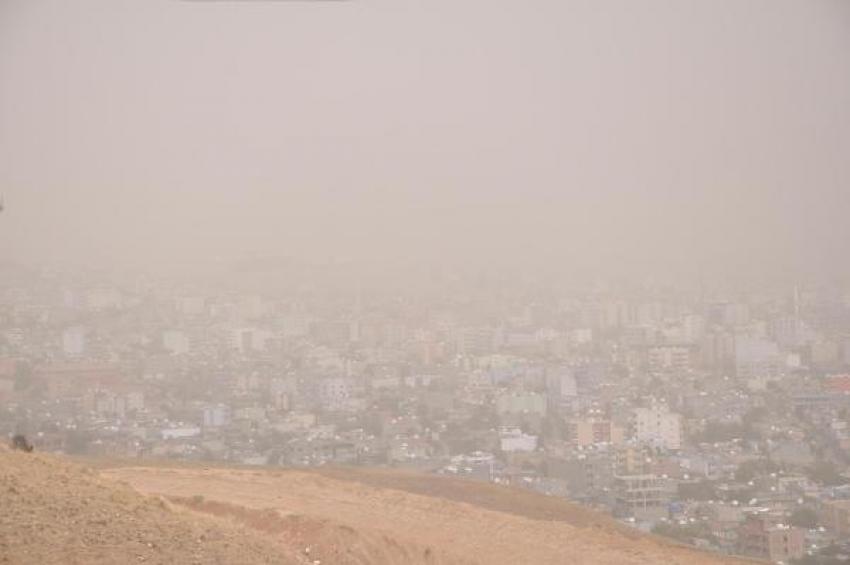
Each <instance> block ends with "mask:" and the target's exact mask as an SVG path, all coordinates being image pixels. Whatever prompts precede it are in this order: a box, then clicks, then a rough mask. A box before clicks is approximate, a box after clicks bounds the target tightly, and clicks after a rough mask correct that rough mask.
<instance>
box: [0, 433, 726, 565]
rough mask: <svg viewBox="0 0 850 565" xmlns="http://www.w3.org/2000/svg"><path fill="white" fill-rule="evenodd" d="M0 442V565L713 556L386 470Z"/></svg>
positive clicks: (515, 497) (525, 501) (546, 501)
mask: <svg viewBox="0 0 850 565" xmlns="http://www.w3.org/2000/svg"><path fill="white" fill-rule="evenodd" d="M97 466H98V467H100V468H99V469H93V468H91V467H89V466H84V465H81V464H78V463H76V462H71V461H70V460H68V459H67V458H63V457H60V456H54V455H49V454H27V453H21V452H12V451H9V450H8V449H6V448H0V508H2V512H0V563H8V564H24V563H40V564H45V565H49V564H58V563H80V564H82V563H85V564H89V563H101V564H112V563H161V564H166V563H197V564H204V565H205V564H213V563H215V564H230V563H238V564H240V565H241V564H246V565H254V564H261V563H262V564H267V563H268V564H271V563H276V564H283V565H289V564H305V563H309V564H313V565H317V564H340V565H367V564H368V565H389V564H401V563H404V564H412V565H416V564H423V565H424V564H470V565H471V564H487V565H499V564H506V565H507V564H511V565H514V564H518V563H539V564H545V563H580V564H588V565H609V564H610V565H614V564H616V565H643V564H650V563H659V562H665V563H668V564H669V565H676V564H681V565H685V564H687V565H714V564H721V563H734V562H737V563H740V562H741V561H738V560H735V559H729V558H723V557H720V556H713V555H708V554H705V553H700V552H698V551H696V550H693V549H690V548H685V547H682V546H679V545H676V544H673V543H671V542H668V541H665V540H662V539H659V538H655V537H652V536H644V535H641V534H639V533H637V532H635V531H633V530H630V529H628V528H625V527H623V526H620V525H619V524H617V523H616V522H614V521H613V520H611V519H610V518H608V517H606V516H603V515H601V514H597V513H595V512H592V511H590V510H587V509H584V508H581V507H579V506H576V505H573V504H570V503H568V502H566V501H563V500H559V499H556V498H552V497H545V496H542V495H537V494H534V493H529V492H526V491H522V490H517V489H511V488H507V487H501V486H498V485H490V484H486V483H478V482H472V481H465V480H460V479H449V478H443V477H435V476H431V475H422V474H417V473H410V472H402V471H395V470H368V469H343V468H334V469H309V470H281V469H268V468H227V467H201V466H196V465H179V464H172V463H168V462H155V463H149V464H145V465H141V466H140V465H138V463H136V464H134V465H132V466H131V465H130V464H126V463H125V464H118V463H114V462H113V463H109V464H103V462H99V463H98V465H97Z"/></svg>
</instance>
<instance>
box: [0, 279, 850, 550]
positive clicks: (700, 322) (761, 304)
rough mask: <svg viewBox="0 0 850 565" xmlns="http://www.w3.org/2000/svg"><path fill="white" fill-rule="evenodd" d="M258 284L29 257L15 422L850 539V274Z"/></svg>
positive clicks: (1, 411) (78, 443) (764, 535)
mask: <svg viewBox="0 0 850 565" xmlns="http://www.w3.org/2000/svg"><path fill="white" fill-rule="evenodd" d="M105 280H110V281H112V282H109V283H104V282H103V281H105ZM90 281H95V282H90ZM244 286H245V285H240V284H234V285H233V286H232V287H228V288H223V287H221V286H216V287H213V286H204V285H203V284H187V283H185V282H168V281H165V280H153V279H150V278H147V277H123V278H117V277H112V278H110V277H107V276H105V275H103V274H102V273H100V274H92V276H91V277H86V276H81V275H75V276H71V275H69V274H67V273H63V272H59V271H32V270H13V271H12V272H11V273H10V274H9V276H7V277H4V279H3V280H2V281H0V430H2V432H3V433H4V434H8V435H9V436H11V435H13V434H16V433H22V434H25V435H26V436H27V437H28V438H30V439H31V441H32V442H33V443H34V445H35V446H36V449H39V450H49V451H57V452H64V453H70V454H87V455H92V456H95V455H103V456H110V457H120V458H137V457H159V458H175V459H191V460H209V461H225V462H232V463H238V464H247V465H270V466H276V465H285V466H305V465H307V466H315V465H369V466H384V465H385V466H396V467H406V468H415V469H418V470H422V471H425V472H431V473H441V474H452V475H459V476H466V477H469V478H473V479H477V480H482V481H492V482H497V483H501V484H509V485H515V486H519V487H523V488H529V489H534V490H537V491H540V492H544V493H547V494H550V495H552V496H559V497H567V498H569V499H572V500H576V501H580V502H582V503H584V504H586V505H588V506H591V507H594V508H598V509H602V510H604V511H607V512H610V513H611V514H613V515H614V516H617V517H618V518H620V519H621V520H622V521H623V522H625V523H627V524H630V525H632V526H634V527H637V528H641V529H644V530H651V531H655V532H657V533H661V534H664V535H668V536H672V537H675V538H677V539H679V540H682V541H684V542H686V543H691V544H695V545H699V546H701V547H706V548H711V549H714V550H716V551H720V552H726V553H732V554H744V555H750V556H756V557H762V558H766V559H772V560H775V561H782V562H788V561H789V560H793V559H803V558H815V557H816V556H817V555H818V554H819V552H820V551H822V550H824V551H825V550H827V548H829V551H833V552H839V553H840V552H843V551H845V549H843V548H848V551H850V544H847V542H848V541H850V540H849V539H848V536H850V534H848V531H850V526H848V524H850V519H848V515H850V514H848V509H849V508H850V476H848V474H847V473H846V469H847V464H848V461H850V457H848V453H850V452H848V449H850V428H849V427H848V422H850V416H848V413H850V412H849V411H850V289H847V288H844V287H841V286H838V285H834V286H826V285H823V286H810V287H807V286H800V285H788V286H782V285H777V286H776V287H775V288H765V289H760V290H737V291H736V290H732V289H720V290H717V291H709V290H707V289H706V288H704V287H701V288H695V289H689V288H687V287H684V286H683V288H681V289H678V290H676V291H675V292H671V291H670V290H669V289H663V291H662V289H659V288H656V287H653V286H652V285H625V284H623V285H620V286H603V285H588V286H586V287H578V286H573V287H570V286H563V287H562V288H558V287H555V286H550V287H545V286H540V285H539V284H538V283H531V282H528V281H523V280H509V279H504V278H494V279H492V280H486V279H485V280H482V279H481V278H475V277H471V278H470V277H466V276H465V275H457V276H446V277H443V278H440V277H435V278H434V279H433V280H432V281H430V282H429V283H428V284H427V285H419V286H417V287H412V286H411V287H407V288H402V289H395V290H386V289H384V290H380V289H367V288H363V287H362V286H361V285H351V288H345V287H341V288H340V287H333V288H330V287H329V286H328V285H322V284H321V283H320V282H316V283H315V284H310V281H307V282H306V283H304V284H298V285H286V284H284V285H281V287H280V289H279V290H276V291H268V292H266V291H263V292H259V291H253V290H250V291H246V290H245V289H244ZM827 314H828V315H827Z"/></svg>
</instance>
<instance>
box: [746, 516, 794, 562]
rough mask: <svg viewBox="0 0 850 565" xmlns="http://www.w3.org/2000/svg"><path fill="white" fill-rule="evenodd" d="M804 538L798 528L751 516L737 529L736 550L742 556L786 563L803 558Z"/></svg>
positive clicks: (764, 517)
mask: <svg viewBox="0 0 850 565" xmlns="http://www.w3.org/2000/svg"><path fill="white" fill-rule="evenodd" d="M805 537H806V536H805V532H804V531H803V530H802V529H800V528H795V527H793V526H788V525H786V524H775V523H773V522H772V521H770V520H769V519H768V518H767V517H766V516H762V515H759V514H751V515H749V516H748V517H747V518H746V520H744V523H743V524H742V525H741V527H740V528H739V529H738V549H739V551H740V552H741V554H743V555H747V556H751V557H757V558H760V559H768V560H770V561H773V562H783V563H787V562H789V561H790V560H792V559H800V558H801V557H803V555H804V553H805Z"/></svg>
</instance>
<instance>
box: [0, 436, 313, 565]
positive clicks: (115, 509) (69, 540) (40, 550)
mask: <svg viewBox="0 0 850 565" xmlns="http://www.w3.org/2000/svg"><path fill="white" fill-rule="evenodd" d="M300 562H301V561H300V560H297V559H294V558H288V557H287V556H286V553H285V552H284V551H281V547H280V546H279V545H277V544H275V543H274V542H273V541H272V540H269V539H267V538H266V537H264V536H262V535H260V534H258V533H256V532H253V531H250V530H248V529H246V528H243V527H240V526H237V525H235V524H233V523H228V522H225V521H222V520H216V519H213V518H211V517H205V516H200V515H198V514H196V513H190V512H187V511H185V510H181V509H179V508H177V507H175V506H174V505H172V504H170V503H169V502H167V501H165V500H164V499H162V498H159V497H152V496H144V495H142V494H139V493H138V492H136V491H135V490H133V489H132V488H131V487H129V486H127V485H122V484H120V483H118V482H116V481H112V480H109V479H105V478H103V477H101V476H100V475H99V473H97V472H96V471H93V470H91V469H88V468H85V467H82V466H80V465H76V464H72V463H70V462H68V461H67V460H65V459H63V458H61V457H57V456H53V455H47V454H29V453H22V452H16V451H10V450H8V449H7V448H5V447H0V563H3V564H21V565H24V564H28V565H29V564H34V563H38V564H40V565H50V564H58V563H63V564H65V563H68V564H86V565H88V564H118V563H121V564H126V563H146V564H162V565H166V564H177V563H187V564H188V563H194V564H199V565H207V564H229V563H239V564H246V565H259V564H280V565H291V564H296V563H300Z"/></svg>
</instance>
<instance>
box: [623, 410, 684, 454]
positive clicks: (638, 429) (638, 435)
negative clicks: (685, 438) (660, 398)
mask: <svg viewBox="0 0 850 565" xmlns="http://www.w3.org/2000/svg"><path fill="white" fill-rule="evenodd" d="M634 422H635V439H637V440H638V441H639V442H641V443H644V444H646V445H648V446H650V447H656V448H661V449H670V450H678V449H681V447H682V417H681V416H680V415H679V414H677V413H675V412H671V411H670V410H669V409H668V408H667V406H666V405H664V404H653V405H652V406H651V407H649V408H635V410H634Z"/></svg>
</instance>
